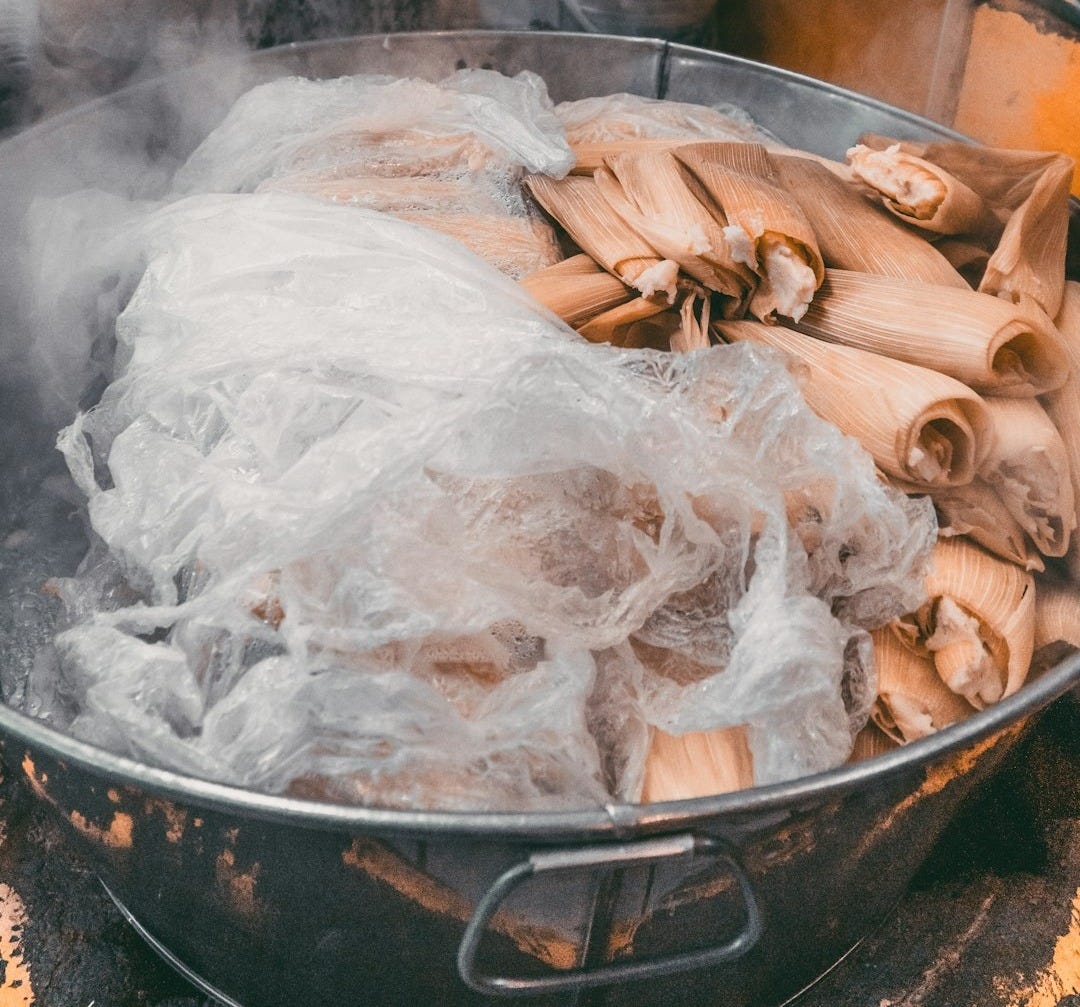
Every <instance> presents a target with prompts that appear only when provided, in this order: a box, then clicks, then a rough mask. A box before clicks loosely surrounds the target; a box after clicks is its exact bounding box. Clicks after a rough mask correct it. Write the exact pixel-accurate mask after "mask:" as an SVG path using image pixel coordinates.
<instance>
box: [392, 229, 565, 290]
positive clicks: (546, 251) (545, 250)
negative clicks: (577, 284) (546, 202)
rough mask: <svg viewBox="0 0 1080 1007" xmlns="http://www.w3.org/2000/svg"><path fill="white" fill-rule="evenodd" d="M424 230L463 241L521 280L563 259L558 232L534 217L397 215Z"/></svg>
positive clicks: (470, 248)
mask: <svg viewBox="0 0 1080 1007" xmlns="http://www.w3.org/2000/svg"><path fill="white" fill-rule="evenodd" d="M394 216H395V217H397V218H398V219H399V220H407V221H409V222H410V223H413V224H419V225H420V226H421V227H428V228H431V230H433V231H439V232H440V233H442V234H445V235H447V236H448V237H451V238H454V239H456V240H457V241H460V242H461V244H463V245H464V246H465V247H466V248H467V249H469V251H471V252H473V253H475V254H476V255H479V256H480V258H482V259H486V260H487V261H488V262H490V263H492V264H493V265H495V266H497V267H498V268H500V269H501V270H502V271H503V272H504V273H506V274H507V275H509V276H512V277H513V278H514V279H521V278H522V277H524V276H528V275H529V274H530V273H535V272H537V271H538V270H540V269H544V268H545V267H547V266H551V265H554V264H555V263H556V262H558V261H559V260H560V259H561V258H562V251H561V250H560V249H559V244H558V242H557V241H556V240H555V233H554V232H553V231H552V229H551V227H550V226H548V224H547V222H546V221H544V220H540V219H538V218H533V217H510V216H506V215H503V214H494V213H415V214H414V213H395V214H394Z"/></svg>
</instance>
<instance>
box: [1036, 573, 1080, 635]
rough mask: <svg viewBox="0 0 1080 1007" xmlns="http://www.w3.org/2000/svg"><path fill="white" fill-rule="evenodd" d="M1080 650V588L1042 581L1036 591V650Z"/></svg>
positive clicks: (1074, 585)
mask: <svg viewBox="0 0 1080 1007" xmlns="http://www.w3.org/2000/svg"><path fill="white" fill-rule="evenodd" d="M1055 643H1066V644H1068V645H1069V646H1070V647H1080V587H1077V585H1076V584H1062V583H1059V582H1057V581H1050V580H1040V581H1039V585H1038V587H1037V589H1036V592H1035V649H1036V650H1041V649H1042V648H1043V647H1049V646H1052V645H1053V644H1055Z"/></svg>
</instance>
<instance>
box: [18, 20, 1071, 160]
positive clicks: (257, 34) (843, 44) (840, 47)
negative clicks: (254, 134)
mask: <svg viewBox="0 0 1080 1007" xmlns="http://www.w3.org/2000/svg"><path fill="white" fill-rule="evenodd" d="M478 27H479V28H497V29H554V30H564V31H591V32H610V33H615V34H628V35H647V36H659V37H662V38H667V39H670V40H673V41H677V42H686V43H690V44H695V45H702V46H706V47H709V48H715V49H720V50H723V51H725V52H730V53H734V54H736V55H740V56H746V57H748V58H751V59H757V60H762V61H764V62H767V63H772V64H775V65H777V66H782V67H786V68H788V69H792V70H796V71H798V72H801V73H806V74H809V75H811V76H814V77H819V78H821V79H823V80H827V81H830V82H833V83H837V84H840V85H843V86H845V87H849V88H852V89H854V90H856V91H861V92H863V93H865V94H869V95H872V96H873V97H877V98H880V99H882V100H883V101H887V102H889V103H891V104H896V105H900V106H901V107H903V108H907V109H909V110H911V111H914V112H918V113H921V114H923V115H926V116H928V117H930V118H932V119H935V120H937V121H939V122H944V123H946V124H949V125H953V126H954V127H955V128H957V129H958V130H960V131H961V132H963V133H967V134H969V135H972V136H974V137H976V138H977V139H979V140H982V141H984V142H988V143H994V144H1000V145H1004V146H1013V147H1024V148H1053V149H1059V150H1064V151H1066V152H1068V153H1071V154H1073V155H1074V156H1076V157H1078V158H1080V0H982V2H980V0H904V2H897V0H719V2H715V0H0V130H2V131H6V132H10V131H11V130H13V129H17V128H20V127H21V126H24V125H26V124H28V123H30V122H32V121H35V120H37V119H40V118H41V117H44V116H47V115H51V114H54V113H56V112H57V111H60V110H62V109H64V108H67V107H69V106H71V105H73V104H77V103H78V102H81V101H85V100H87V99H88V98H92V97H95V96H97V95H100V94H103V93H107V92H108V91H111V90H114V89H116V88H118V87H122V86H124V85H125V84H129V83H133V82H136V81H138V80H141V79H145V78H146V77H150V76H154V75H157V74H160V73H163V72H166V71H168V70H170V69H173V68H176V67H178V66H181V65H184V64H187V63H191V62H194V61H196V60H198V59H200V58H205V57H208V56H213V55H219V54H221V52H222V51H229V50H231V49H235V48H236V47H241V46H243V47H249V48H261V47H266V46H272V45H280V44H283V43H288V42H301V41H306V40H312V39H319V38H327V37H331V36H336V35H352V34H358V33H381V32H391V31H416V30H428V29H440V28H478Z"/></svg>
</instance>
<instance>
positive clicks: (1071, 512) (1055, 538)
mask: <svg viewBox="0 0 1080 1007" xmlns="http://www.w3.org/2000/svg"><path fill="white" fill-rule="evenodd" d="M985 402H986V408H987V409H988V410H989V413H990V418H991V420H992V421H993V424H994V437H993V439H992V442H991V447H990V453H989V454H988V455H987V456H986V458H985V460H984V461H983V464H982V467H981V469H980V470H979V474H980V475H981V476H982V477H983V479H985V480H986V481H987V482H988V483H990V484H991V485H992V486H993V487H994V488H995V489H996V490H997V492H998V495H999V496H1000V497H1001V500H1002V501H1003V502H1004V504H1005V507H1006V508H1007V509H1008V511H1009V513H1010V514H1012V516H1013V517H1014V518H1015V519H1016V520H1017V521H1018V522H1019V524H1020V526H1021V527H1022V528H1023V529H1024V531H1026V532H1027V533H1028V535H1030V536H1031V539H1032V541H1033V542H1034V543H1035V546H1036V548H1038V550H1039V552H1041V553H1042V554H1043V555H1044V556H1064V555H1065V553H1066V551H1067V550H1068V548H1069V541H1070V539H1071V536H1072V533H1073V530H1074V529H1075V528H1076V504H1075V496H1074V492H1073V478H1072V473H1071V471H1070V468H1069V453H1068V449H1067V448H1066V447H1065V442H1064V441H1063V440H1062V438H1061V434H1059V433H1058V431H1057V428H1056V427H1055V426H1054V424H1053V423H1052V422H1051V420H1050V417H1049V416H1048V415H1047V414H1046V410H1045V409H1043V407H1042V406H1041V405H1039V403H1038V401H1036V400H1035V399H999V398H989V397H988V398H987V399H985Z"/></svg>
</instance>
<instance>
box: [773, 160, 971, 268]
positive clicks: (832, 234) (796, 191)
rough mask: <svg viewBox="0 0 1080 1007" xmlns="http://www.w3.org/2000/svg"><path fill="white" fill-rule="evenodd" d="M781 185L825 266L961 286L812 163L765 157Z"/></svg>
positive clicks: (921, 242) (926, 248) (922, 242)
mask: <svg viewBox="0 0 1080 1007" xmlns="http://www.w3.org/2000/svg"><path fill="white" fill-rule="evenodd" d="M769 161H770V162H771V164H772V165H773V167H774V168H775V170H776V173H777V176H778V177H779V179H780V183H781V185H783V187H784V188H785V189H786V190H787V191H788V192H789V193H791V195H792V196H793V197H794V198H795V200H796V201H797V202H798V204H799V206H800V207H801V208H802V211H803V213H805V214H806V218H807V220H809V221H810V225H811V227H812V228H813V230H814V234H815V235H816V236H817V241H818V246H819V248H820V249H821V255H822V257H823V259H824V261H825V265H826V266H832V267H834V268H837V269H851V270H855V271H857V272H862V273H875V274H877V275H878V276H892V277H896V278H897V279H901V280H911V281H913V282H916V283H935V284H940V285H941V286H948V287H964V286H966V283H965V281H964V278H963V277H962V276H961V275H960V274H959V273H958V272H957V271H956V270H955V269H954V268H953V266H952V265H951V264H950V263H949V261H948V260H947V259H946V258H945V257H944V256H943V255H942V254H941V252H940V251H938V250H937V249H936V248H935V247H934V246H933V245H931V244H930V242H929V241H927V240H926V239H925V238H923V237H921V236H920V235H918V234H915V233H914V232H913V231H911V230H910V229H908V228H906V227H904V225H903V224H901V223H900V222H899V221H897V220H896V219H895V218H893V217H891V216H889V214H887V213H886V212H885V211H884V210H883V209H881V207H880V206H878V205H875V204H874V203H872V202H871V201H870V199H869V198H868V197H867V196H865V195H863V193H862V192H861V191H860V188H859V187H858V186H856V185H853V184H850V183H848V182H845V181H844V180H843V179H841V178H839V177H837V176H836V175H835V174H834V173H833V172H831V171H829V170H828V169H827V168H826V167H824V166H823V165H822V164H820V163H819V162H817V161H813V160H810V159H808V158H805V157H797V156H789V155H778V154H770V155H769Z"/></svg>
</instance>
